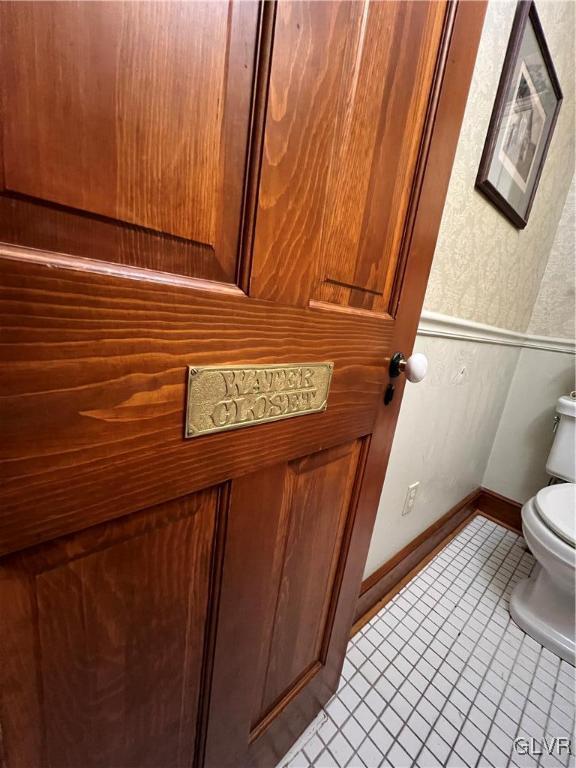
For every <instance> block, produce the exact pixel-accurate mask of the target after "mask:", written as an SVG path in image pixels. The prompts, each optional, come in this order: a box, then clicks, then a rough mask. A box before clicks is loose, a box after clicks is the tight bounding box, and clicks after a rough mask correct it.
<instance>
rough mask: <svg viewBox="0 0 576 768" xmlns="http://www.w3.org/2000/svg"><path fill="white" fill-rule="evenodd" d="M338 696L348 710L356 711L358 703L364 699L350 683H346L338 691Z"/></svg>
mask: <svg viewBox="0 0 576 768" xmlns="http://www.w3.org/2000/svg"><path fill="white" fill-rule="evenodd" d="M338 698H339V699H340V701H341V702H342V704H344V706H345V707H346V709H347V710H348V712H354V710H355V709H356V707H357V706H358V704H360V702H361V701H362V699H361V698H360V696H358V694H357V693H356V691H355V690H354V688H352V687H351V686H350V685H345V686H344V688H342V690H341V691H339V693H338Z"/></svg>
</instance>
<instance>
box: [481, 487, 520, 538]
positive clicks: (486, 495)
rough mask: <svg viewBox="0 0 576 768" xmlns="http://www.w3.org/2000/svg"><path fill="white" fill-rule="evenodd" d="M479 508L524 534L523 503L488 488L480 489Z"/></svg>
mask: <svg viewBox="0 0 576 768" xmlns="http://www.w3.org/2000/svg"><path fill="white" fill-rule="evenodd" d="M477 506H478V509H479V510H480V511H481V512H484V514H486V515H488V516H489V517H491V518H492V519H493V520H496V522H498V523H500V524H501V525H504V526H505V527H506V528H510V530H512V531H515V532H516V533H519V534H522V504H520V502H519V501H514V499H509V498H508V497H507V496H502V494H500V493H496V491H491V490H489V489H488V488H481V489H480V496H479V498H478V504H477Z"/></svg>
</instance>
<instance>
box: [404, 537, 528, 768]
mask: <svg viewBox="0 0 576 768" xmlns="http://www.w3.org/2000/svg"><path fill="white" fill-rule="evenodd" d="M507 535H508V534H507V533H504V534H503V535H502V536H501V538H500V540H499V542H498V544H496V547H495V549H494V552H496V550H497V549H498V547H499V546H500V544H502V543H503V542H504V541H505V540H506V537H507ZM516 544H517V542H516V541H513V542H511V544H510V546H509V547H508V550H507V552H506V555H505V556H504V558H503V561H504V560H505V559H506V556H507V555H509V554H510V552H511V551H512V550H513V549H514V547H515V546H516ZM496 573H498V571H496ZM495 575H496V574H494V575H493V576H492V578H491V579H490V581H489V582H488V584H487V585H486V586H485V588H484V591H483V592H482V593H481V595H480V596H479V598H478V600H477V602H476V605H478V603H479V602H480V600H481V599H482V597H484V595H485V594H486V591H487V589H488V586H489V585H490V584H491V583H492V581H493V579H494V576H495ZM510 578H512V577H510ZM508 581H510V579H509V580H508ZM499 602H500V600H497V601H496V603H495V605H494V608H493V609H492V612H491V614H490V618H491V617H492V616H493V615H494V613H495V611H496V607H497V606H498V603H499ZM488 621H489V619H488ZM507 626H508V625H507ZM505 635H506V630H504V631H503V632H502V635H501V637H500V639H499V641H498V644H497V645H496V649H495V651H494V653H493V654H492V658H491V659H490V663H489V664H488V666H487V667H486V669H485V670H484V674H483V676H482V680H481V682H480V684H479V685H478V686H477V688H476V693H475V696H474V699H473V700H472V701H471V702H470V707H469V709H468V711H470V709H471V708H472V707H473V706H474V703H475V701H476V699H477V698H478V693H479V692H480V688H481V686H482V683H483V682H484V680H485V679H486V675H487V674H488V671H489V669H490V668H491V666H492V662H493V660H494V656H495V654H496V653H497V651H498V649H499V648H500V645H501V643H502V640H503V639H504V637H505ZM481 637H482V635H479V639H480V638H481ZM456 639H457V638H456ZM456 639H455V640H454V643H455V642H456ZM479 639H478V641H477V642H476V643H475V645H474V649H473V650H472V651H471V652H470V654H469V656H468V659H467V660H466V662H465V664H464V667H463V670H464V669H466V667H467V666H468V662H469V660H470V657H471V656H472V655H473V652H474V650H475V649H476V647H477V646H478V642H479ZM454 643H453V644H452V645H454ZM463 670H462V672H460V673H459V674H458V681H459V680H460V678H461V677H462V674H463ZM458 681H457V682H458ZM457 682H456V683H454V685H453V686H452V688H453V690H454V689H456V688H457ZM466 699H467V700H468V698H467V697H466ZM449 701H450V699H449V697H446V698H445V701H444V704H443V706H442V709H441V710H440V712H439V714H438V717H437V718H436V720H435V722H434V724H433V726H432V730H436V724H437V723H438V721H439V720H440V718H441V717H442V716H443V715H444V710H445V709H446V704H447V703H448V702H449ZM451 703H452V705H453V706H455V707H456V705H455V704H454V703H453V702H451ZM456 709H458V707H456ZM462 715H463V720H462V723H461V725H460V728H458V729H456V730H457V734H456V737H455V738H454V739H453V743H452V745H451V747H450V752H449V753H448V756H447V758H446V760H447V761H448V760H450V757H451V755H452V753H453V752H454V751H455V750H454V747H455V746H456V742H457V741H458V738H459V736H460V735H461V734H462V729H463V728H464V725H465V724H466V722H467V721H468V717H467V713H462ZM464 738H466V737H465V736H464ZM472 746H474V745H472ZM421 751H422V750H420V752H421ZM420 752H418V754H417V755H416V757H415V762H416V761H417V760H418V757H419V756H420ZM456 754H458V753H456ZM459 756H460V755H459Z"/></svg>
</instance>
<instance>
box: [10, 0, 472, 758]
mask: <svg viewBox="0 0 576 768" xmlns="http://www.w3.org/2000/svg"><path fill="white" fill-rule="evenodd" d="M483 9H484V3H483V2H482V3H474V2H472V1H471V2H466V3H462V4H460V5H458V6H455V5H454V4H451V3H445V2H418V3H416V2H414V3H400V2H398V3H395V2H388V3H378V2H374V3H371V2H363V3H353V2H326V3H318V2H306V1H304V2H290V0H279V2H278V3H264V4H262V5H258V4H256V3H252V2H237V1H236V0H231V2H224V0H223V1H222V2H220V3H188V2H182V3H180V2H170V3H154V2H150V3H149V2H142V3H129V2H114V3H111V2H94V3H92V2H79V3H76V2H69V3H52V2H48V3H28V2H23V3H2V4H0V15H1V17H2V32H1V35H2V46H0V57H1V61H2V69H1V71H2V75H1V76H0V77H1V83H2V103H3V105H4V108H3V113H2V125H1V137H2V145H1V150H2V152H1V155H2V157H1V158H0V159H1V160H2V163H1V168H2V179H1V184H0V188H1V191H0V241H1V242H0V275H1V280H0V315H1V317H2V332H1V336H0V351H1V355H2V371H3V375H2V384H1V390H0V408H2V413H1V418H2V426H3V437H4V438H5V439H4V441H3V444H2V447H1V452H2V455H1V458H2V464H1V470H2V478H1V479H2V483H1V484H0V509H1V512H0V614H1V616H2V621H1V622H0V657H1V658H2V664H0V754H1V755H2V760H0V762H2V765H3V768H4V766H6V768H40V767H41V766H48V765H52V766H55V768H60V766H62V768H64V766H79V765H82V766H89V767H91V768H120V766H122V768H129V767H130V766H134V767H136V766H138V768H142V767H144V766H150V768H159V767H160V766H161V767H162V768H176V767H178V768H180V766H184V765H185V766H187V767H188V768H203V766H206V768H208V766H210V767H213V768H225V767H226V766H229V767H230V768H232V767H233V766H234V767H235V766H238V767H240V766H241V767H242V768H248V767H249V766H259V767H260V766H261V767H262V768H270V766H272V765H274V764H275V763H276V762H277V760H278V759H279V758H280V757H281V756H282V755H283V754H284V753H285V751H286V750H287V749H288V748H289V746H290V745H291V743H292V742H293V740H294V739H295V738H296V737H297V736H298V735H299V734H300V733H301V732H302V730H303V729H304V728H305V727H306V726H307V724H308V723H309V722H310V720H311V719H312V718H313V717H314V715H315V714H316V713H317V712H318V711H319V709H320V707H321V706H322V705H323V704H324V703H325V702H326V701H327V700H328V699H329V698H330V696H331V695H332V694H333V692H334V690H335V688H336V686H337V682H338V679H339V674H340V669H341V664H342V660H343V657H344V652H345V648H346V644H347V639H348V635H349V631H350V626H351V623H352V617H353V613H354V605H355V600H356V597H357V593H358V587H359V585H360V579H361V575H362V569H363V563H364V559H365V556H366V552H367V548H368V542H369V538H370V531H371V527H372V524H373V519H374V514H375V510H376V507H377V501H378V497H379V493H380V489H381V486H382V481H383V476H384V472H385V466H386V461H387V456H388V453H389V450H390V445H391V440H392V435H393V432H394V425H395V421H396V417H397V414H398V408H399V404H400V398H401V394H402V384H401V383H400V382H398V381H397V383H396V393H397V394H396V397H395V399H394V401H393V403H392V404H391V405H390V406H388V407H385V406H384V405H383V397H382V395H383V391H384V388H385V387H386V385H387V383H388V381H389V379H388V373H387V371H388V364H389V360H390V357H391V354H392V353H393V352H394V351H396V350H397V349H402V351H404V352H405V353H406V354H408V353H409V351H410V348H411V345H412V343H413V339H414V334H415V329H416V326H417V322H418V316H419V313H420V309H421V304H422V299H423V296H424V289H425V283H426V276H427V271H428V269H429V266H430V263H431V258H432V252H433V248H434V242H435V238H436V234H437V230H438V226H439V221H440V215H441V208H442V201H443V199H444V195H445V192H446V187H447V183H448V177H449V174H450V166H451V162H452V158H453V153H454V148H455V144H456V138H457V133H458V124H459V122H460V120H461V117H462V113H463V109H464V104H465V100H466V93H467V88H468V83H469V80H470V77H471V72H472V67H473V62H474V51H475V47H476V45H477V42H478V38H479V33H480V28H481V21H482V16H483ZM453 41H455V42H454V43H453ZM311 363H333V366H334V370H333V377H332V384H331V388H330V392H329V394H328V397H327V409H326V410H325V411H324V412H317V413H313V414H309V415H305V416H299V417H298V418H291V419H286V420H283V421H277V422H273V423H272V422H271V423H262V424H254V425H251V426H250V427H248V428H246V429H241V430H234V431H231V432H219V433H214V434H206V435H204V436H196V437H194V438H193V439H190V440H187V439H185V420H186V398H187V390H186V381H187V371H188V367H189V366H195V367H201V366H218V365H220V366H230V365H237V366H245V367H246V368H252V367H253V366H254V365H262V364H264V365H281V366H282V365H283V366H290V367H292V366H294V365H306V364H311Z"/></svg>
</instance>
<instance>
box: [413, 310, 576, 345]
mask: <svg viewBox="0 0 576 768" xmlns="http://www.w3.org/2000/svg"><path fill="white" fill-rule="evenodd" d="M418 335H419V336H438V337H440V338H445V339H461V340H463V341H475V342H479V343H481V344H501V345H504V346H507V347H523V348H528V349H543V350H547V351H549V352H561V353H563V354H568V355H576V341H575V340H574V339H557V338H552V337H548V336H534V335H532V334H529V333H519V332H517V331H509V330H507V329H506V328H498V327H497V326H495V325H485V324H484V323H476V322H474V321H473V320H465V319H464V318H461V317H451V316H450V315H442V314H440V313H439V312H430V311H429V310H424V311H423V312H422V316H421V318H420V324H419V326H418Z"/></svg>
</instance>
